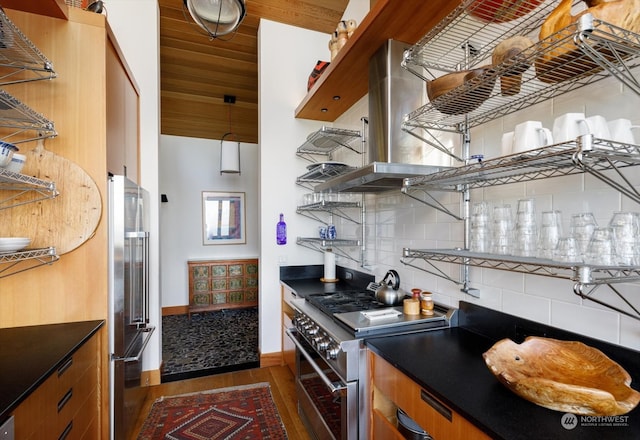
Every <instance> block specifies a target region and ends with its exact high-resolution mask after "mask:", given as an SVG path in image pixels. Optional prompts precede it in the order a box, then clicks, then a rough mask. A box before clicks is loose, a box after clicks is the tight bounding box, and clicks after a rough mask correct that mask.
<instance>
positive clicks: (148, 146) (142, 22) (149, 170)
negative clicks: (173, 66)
mask: <svg viewBox="0 0 640 440" xmlns="http://www.w3.org/2000/svg"><path fill="white" fill-rule="evenodd" d="M105 8H106V9H107V17H108V18H107V19H108V21H109V25H110V26H111V29H112V30H113V32H114V34H115V36H116V39H117V41H118V44H119V45H120V48H121V49H122V51H123V53H124V57H125V59H126V60H127V64H128V65H129V67H130V68H131V71H132V72H133V76H134V77H135V79H136V82H137V84H138V86H139V88H140V161H141V173H140V184H141V185H142V186H143V187H144V188H146V189H147V191H149V193H150V194H151V213H152V214H151V219H150V228H151V231H150V232H151V235H150V248H151V250H150V254H151V255H150V273H151V276H150V314H151V316H150V322H151V324H152V325H155V326H157V327H158V330H157V331H156V332H155V334H154V335H153V337H152V339H151V341H150V342H149V345H148V346H147V347H148V349H147V350H145V354H144V360H143V362H144V367H143V369H144V370H157V369H159V368H160V364H161V362H162V339H161V332H162V328H161V325H162V320H161V314H160V307H161V303H160V291H161V284H160V280H159V267H160V251H159V249H160V234H159V220H158V208H159V196H158V136H159V134H160V46H159V35H160V30H159V29H160V27H159V16H160V12H159V10H158V3H157V2H156V0H137V1H134V2H132V1H130V0H109V1H108V2H106V5H105ZM132 29H135V30H136V31H135V32H132Z"/></svg>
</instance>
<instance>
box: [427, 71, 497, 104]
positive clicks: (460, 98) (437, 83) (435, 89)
mask: <svg viewBox="0 0 640 440" xmlns="http://www.w3.org/2000/svg"><path fill="white" fill-rule="evenodd" d="M491 68H492V66H490V65H487V66H482V67H478V68H476V69H471V70H461V71H460V72H452V73H447V74H446V75H443V76H441V77H439V78H436V79H434V80H431V81H427V96H428V97H429V101H431V103H432V105H433V106H434V107H435V108H436V109H437V110H439V111H441V112H442V113H445V114H448V115H461V114H464V113H469V112H471V111H473V110H475V109H476V108H478V107H479V106H480V105H481V104H482V103H483V102H484V101H486V100H487V98H489V96H490V95H491V92H492V91H493V86H494V85H495V81H496V78H495V76H493V75H489V76H487V78H486V80H485V79H483V80H480V79H478V80H477V87H471V88H469V90H467V91H466V92H465V93H457V92H454V90H455V89H456V88H458V87H462V86H464V85H466V84H467V83H468V82H470V81H473V80H475V79H476V78H480V77H481V76H483V75H485V74H487V73H490V71H491ZM450 92H452V93H451V96H447V94H449V93H450Z"/></svg>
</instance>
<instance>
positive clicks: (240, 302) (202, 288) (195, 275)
mask: <svg viewBox="0 0 640 440" xmlns="http://www.w3.org/2000/svg"><path fill="white" fill-rule="evenodd" d="M187 266H188V269H189V316H190V315H191V313H198V312H207V311H213V310H223V309H238V308H245V307H256V306H257V305H258V260H257V259H246V260H205V261H188V262H187Z"/></svg>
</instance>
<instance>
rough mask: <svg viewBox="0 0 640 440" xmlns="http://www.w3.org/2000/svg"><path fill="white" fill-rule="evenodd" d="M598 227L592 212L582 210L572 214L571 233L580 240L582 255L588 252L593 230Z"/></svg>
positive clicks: (579, 248) (579, 245)
mask: <svg viewBox="0 0 640 440" xmlns="http://www.w3.org/2000/svg"><path fill="white" fill-rule="evenodd" d="M597 227H598V224H597V223H596V219H595V217H594V216H593V214H592V213H590V212H581V213H579V214H573V215H572V216H571V222H570V228H571V231H570V235H571V236H572V237H574V238H575V239H576V241H577V242H578V250H579V251H580V255H582V256H584V255H585V254H586V252H587V246H589V241H590V240H591V236H592V235H593V231H594V230H595V229H596V228H597Z"/></svg>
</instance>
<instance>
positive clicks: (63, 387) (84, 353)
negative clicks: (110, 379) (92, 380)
mask: <svg viewBox="0 0 640 440" xmlns="http://www.w3.org/2000/svg"><path fill="white" fill-rule="evenodd" d="M97 345H98V338H95V337H94V338H91V339H89V340H88V341H87V342H86V343H85V344H84V345H83V346H82V347H80V348H79V349H78V350H77V351H76V352H75V353H74V354H73V355H71V356H70V357H69V358H67V360H66V361H65V362H63V363H62V365H61V366H60V367H59V368H58V372H57V383H58V385H57V387H58V393H59V396H60V398H62V396H63V395H64V394H65V393H66V392H67V390H68V389H69V387H71V386H72V385H73V384H74V383H75V382H76V381H77V380H78V379H79V378H80V377H81V376H82V374H83V373H84V372H85V371H86V370H87V369H88V368H92V367H93V368H95V366H96V365H97V362H98V360H97V358H96V353H97V350H98V346H97Z"/></svg>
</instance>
